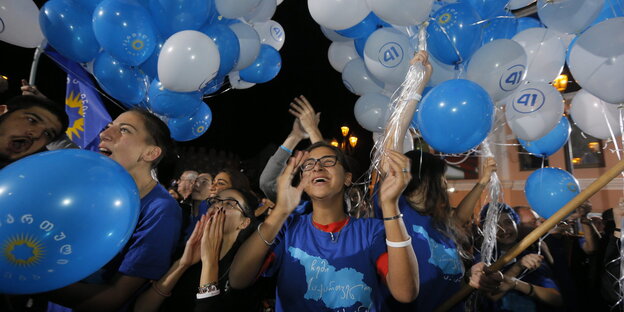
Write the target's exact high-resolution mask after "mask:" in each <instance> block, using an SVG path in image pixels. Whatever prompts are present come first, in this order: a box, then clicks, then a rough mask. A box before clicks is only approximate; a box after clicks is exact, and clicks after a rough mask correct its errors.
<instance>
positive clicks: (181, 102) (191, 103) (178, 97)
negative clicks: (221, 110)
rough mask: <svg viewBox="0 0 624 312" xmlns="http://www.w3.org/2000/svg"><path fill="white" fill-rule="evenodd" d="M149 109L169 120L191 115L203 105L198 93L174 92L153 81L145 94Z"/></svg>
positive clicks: (200, 95)
mask: <svg viewBox="0 0 624 312" xmlns="http://www.w3.org/2000/svg"><path fill="white" fill-rule="evenodd" d="M147 98H148V103H149V107H150V109H151V110H152V111H153V112H154V113H156V114H159V115H164V116H167V117H169V118H180V117H184V116H191V115H193V114H194V113H195V112H196V111H197V110H198V109H199V107H200V105H201V104H202V103H203V101H202V94H201V93H200V92H174V91H169V90H167V89H165V87H164V86H163V85H162V83H160V81H158V80H156V79H154V81H152V84H151V85H150V87H149V90H148V92H147Z"/></svg>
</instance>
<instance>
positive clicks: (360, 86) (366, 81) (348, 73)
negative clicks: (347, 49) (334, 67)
mask: <svg viewBox="0 0 624 312" xmlns="http://www.w3.org/2000/svg"><path fill="white" fill-rule="evenodd" d="M342 82H343V83H344V85H345V87H347V89H349V91H351V93H354V94H357V95H363V94H365V93H369V92H382V90H383V83H382V82H381V81H379V80H377V79H375V78H374V77H373V75H371V73H370V72H368V70H367V69H366V66H364V61H362V59H361V58H357V59H354V60H352V61H350V62H349V63H347V65H346V66H345V67H344V70H343V71H342Z"/></svg>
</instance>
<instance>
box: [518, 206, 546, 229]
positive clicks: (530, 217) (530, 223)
mask: <svg viewBox="0 0 624 312" xmlns="http://www.w3.org/2000/svg"><path fill="white" fill-rule="evenodd" d="M518 216H520V224H519V225H521V226H524V227H527V228H530V229H534V228H536V227H538V226H539V225H540V224H542V222H541V220H540V217H539V216H538V215H537V213H536V212H535V211H533V209H531V208H528V207H525V208H520V209H518Z"/></svg>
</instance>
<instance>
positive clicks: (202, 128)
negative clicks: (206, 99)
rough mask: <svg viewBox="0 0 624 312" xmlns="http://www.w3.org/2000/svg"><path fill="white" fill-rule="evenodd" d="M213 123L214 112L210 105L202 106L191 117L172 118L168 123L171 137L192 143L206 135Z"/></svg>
mask: <svg viewBox="0 0 624 312" xmlns="http://www.w3.org/2000/svg"><path fill="white" fill-rule="evenodd" d="M211 122H212V111H210V107H208V105H206V104H203V105H200V107H199V109H198V110H197V112H195V114H193V115H192V116H191V117H183V118H171V119H169V120H168V121H167V125H168V126H169V131H171V137H172V138H173V139H174V140H176V141H180V142H183V141H191V140H194V139H196V138H198V137H200V136H201V135H202V134H204V133H205V132H206V131H207V130H208V128H209V127H210V123H211Z"/></svg>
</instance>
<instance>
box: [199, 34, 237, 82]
mask: <svg viewBox="0 0 624 312" xmlns="http://www.w3.org/2000/svg"><path fill="white" fill-rule="evenodd" d="M200 31H201V32H202V33H204V34H206V35H207V36H208V37H210V39H212V41H214V43H215V44H216V45H217V49H218V50H219V56H220V58H219V60H220V64H219V71H217V76H221V77H224V76H225V75H227V74H228V73H229V72H230V71H232V69H233V68H234V66H235V65H236V63H237V62H238V56H239V54H240V45H239V43H238V38H237V37H236V34H235V33H234V32H233V31H232V30H231V29H230V27H228V26H226V25H222V24H212V25H206V26H204V27H202V28H201V29H200Z"/></svg>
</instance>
